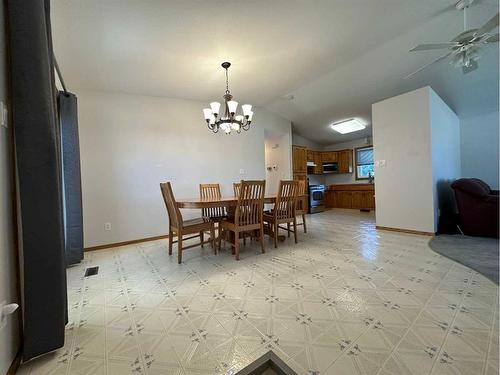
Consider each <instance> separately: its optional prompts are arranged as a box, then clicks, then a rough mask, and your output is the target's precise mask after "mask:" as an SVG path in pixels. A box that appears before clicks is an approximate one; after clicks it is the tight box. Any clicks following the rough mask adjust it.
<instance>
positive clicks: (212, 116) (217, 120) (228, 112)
mask: <svg viewBox="0 0 500 375" xmlns="http://www.w3.org/2000/svg"><path fill="white" fill-rule="evenodd" d="M221 66H222V67H223V68H224V69H226V93H225V94H224V96H223V98H224V113H223V114H222V115H221V114H220V107H221V105H220V103H219V102H212V103H210V108H205V109H204V110H203V115H204V116H205V121H206V123H207V126H208V128H209V129H210V130H211V131H213V132H214V133H217V132H218V131H219V129H222V130H223V131H224V132H225V133H226V134H230V133H231V131H233V130H235V131H236V132H237V133H241V130H242V129H243V130H245V131H246V130H248V129H250V124H251V122H252V117H253V112H252V106H251V105H250V104H243V105H242V106H241V109H242V110H243V115H236V109H237V108H238V102H236V101H234V100H233V96H232V95H231V93H230V92H229V79H228V74H227V70H228V69H229V67H230V66H231V63H229V62H224V63H222V65H221Z"/></svg>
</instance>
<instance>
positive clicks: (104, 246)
mask: <svg viewBox="0 0 500 375" xmlns="http://www.w3.org/2000/svg"><path fill="white" fill-rule="evenodd" d="M165 238H168V235H166V234H165V235H163V236H155V237H146V238H139V239H137V240H130V241H124V242H115V243H110V244H106V245H98V246H90V247H86V248H84V249H83V251H95V250H104V249H109V248H112V247H118V246H126V245H133V244H135V243H141V242H148V241H156V240H163V239H165Z"/></svg>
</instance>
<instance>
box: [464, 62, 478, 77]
mask: <svg viewBox="0 0 500 375" xmlns="http://www.w3.org/2000/svg"><path fill="white" fill-rule="evenodd" d="M478 67H479V64H478V63H477V61H476V60H470V63H469V66H465V65H464V66H462V73H463V74H467V73H470V72H473V71H474V70H476V69H477V68H478Z"/></svg>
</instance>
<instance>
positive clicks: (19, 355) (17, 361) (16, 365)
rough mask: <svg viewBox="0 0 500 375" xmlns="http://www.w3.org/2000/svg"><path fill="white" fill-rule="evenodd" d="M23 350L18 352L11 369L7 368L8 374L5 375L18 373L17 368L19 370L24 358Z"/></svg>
mask: <svg viewBox="0 0 500 375" xmlns="http://www.w3.org/2000/svg"><path fill="white" fill-rule="evenodd" d="M22 354H23V352H22V351H21V350H19V351H18V352H17V354H16V357H15V358H14V360H13V361H12V363H11V365H10V367H9V369H8V370H7V374H5V375H14V374H15V373H17V370H19V367H21V358H22Z"/></svg>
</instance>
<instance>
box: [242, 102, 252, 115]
mask: <svg viewBox="0 0 500 375" xmlns="http://www.w3.org/2000/svg"><path fill="white" fill-rule="evenodd" d="M241 109H242V110H243V115H244V116H249V115H250V112H252V105H251V104H243V105H242V106H241Z"/></svg>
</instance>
